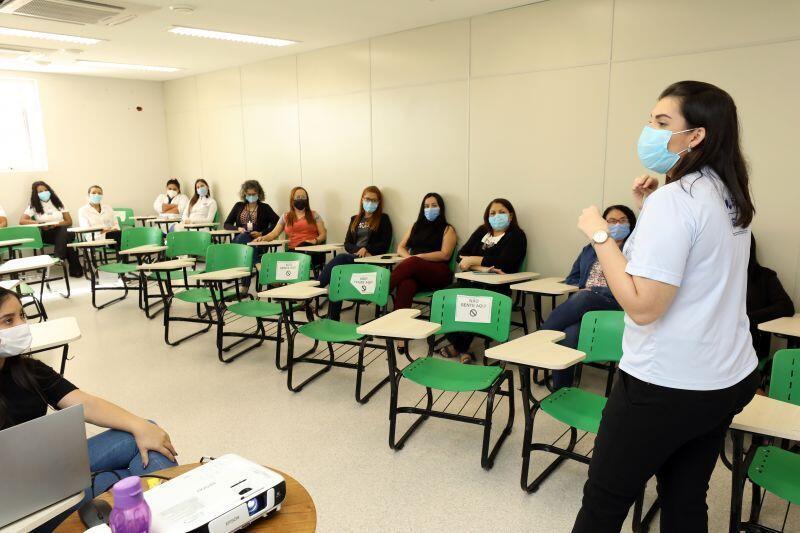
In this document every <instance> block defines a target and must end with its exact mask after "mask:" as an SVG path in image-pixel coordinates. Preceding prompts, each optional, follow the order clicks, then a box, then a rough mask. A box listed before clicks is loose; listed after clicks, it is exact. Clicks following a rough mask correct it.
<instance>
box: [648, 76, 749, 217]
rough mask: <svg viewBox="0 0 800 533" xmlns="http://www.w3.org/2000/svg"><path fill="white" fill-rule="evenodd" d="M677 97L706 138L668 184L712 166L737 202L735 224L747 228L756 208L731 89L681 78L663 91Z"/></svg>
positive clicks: (678, 165)
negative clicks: (740, 140)
mask: <svg viewBox="0 0 800 533" xmlns="http://www.w3.org/2000/svg"><path fill="white" fill-rule="evenodd" d="M668 96H671V97H673V98H677V99H678V101H679V105H680V108H681V113H682V114H683V116H684V118H685V119H686V122H687V125H688V127H689V128H705V130H706V135H705V138H704V139H703V141H702V142H701V143H700V144H698V145H697V146H695V147H694V148H692V151H691V152H688V153H686V154H685V155H684V156H683V157H681V159H680V160H679V161H678V162H677V163H676V164H675V167H674V168H673V169H672V171H671V172H670V173H669V175H668V177H667V183H670V182H672V181H676V180H679V179H680V178H681V177H683V176H686V175H687V174H691V173H693V172H699V171H701V170H702V169H703V167H705V166H709V167H711V168H712V169H713V170H714V172H716V173H717V175H719V177H720V179H721V180H722V182H723V183H724V184H725V185H726V186H727V188H728V191H729V192H730V194H731V196H732V197H733V201H734V203H735V204H736V208H737V214H736V220H735V221H734V224H735V225H736V226H739V227H743V228H746V227H747V226H749V225H750V223H751V222H752V221H753V215H755V212H756V208H755V205H753V200H752V198H751V196H750V178H749V176H748V172H747V163H746V162H745V159H744V156H743V155H742V148H741V146H740V143H739V118H738V115H737V112H736V104H735V103H734V101H733V98H731V95H729V94H728V93H727V92H725V91H723V90H722V89H720V88H719V87H717V86H715V85H711V84H710V83H705V82H701V81H679V82H677V83H673V84H672V85H670V86H669V87H667V88H666V89H664V91H663V92H662V93H661V96H660V97H659V99H661V98H666V97H668Z"/></svg>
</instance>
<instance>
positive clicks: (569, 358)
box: [486, 330, 589, 492]
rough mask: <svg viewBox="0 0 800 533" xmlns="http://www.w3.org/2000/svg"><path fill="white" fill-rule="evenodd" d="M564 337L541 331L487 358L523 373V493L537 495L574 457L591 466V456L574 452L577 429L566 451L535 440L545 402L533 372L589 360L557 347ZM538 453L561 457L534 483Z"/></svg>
mask: <svg viewBox="0 0 800 533" xmlns="http://www.w3.org/2000/svg"><path fill="white" fill-rule="evenodd" d="M563 338H564V334H563V333H562V332H560V331H550V330H539V331H536V332H534V333H530V334H528V335H525V336H524V337H520V338H518V339H514V340H513V341H510V342H507V343H504V344H501V345H499V346H493V347H492V348H489V349H488V350H486V357H491V358H492V359H496V360H498V361H504V362H507V363H513V364H515V365H517V368H518V370H519V377H520V383H521V386H520V394H521V395H522V405H523V409H522V412H523V416H524V417H525V433H524V435H523V441H522V475H521V476H520V486H521V487H522V490H524V491H526V492H536V491H537V490H538V489H539V485H541V483H542V482H543V481H544V480H545V479H546V478H547V477H548V476H549V475H550V474H552V473H553V471H555V469H556V468H558V466H559V465H560V464H561V462H562V461H563V460H564V459H565V458H566V457H570V458H572V459H575V460H577V461H580V462H582V463H586V464H588V463H589V459H588V458H587V457H584V456H582V455H578V454H576V453H574V452H573V448H574V446H575V440H576V434H577V431H576V430H575V429H574V428H573V429H572V431H571V434H570V443H569V445H568V447H567V448H566V449H562V448H558V447H556V446H554V445H552V444H545V443H540V442H534V441H533V426H534V421H535V418H536V413H537V412H538V411H539V408H540V407H541V402H540V400H537V399H536V397H534V395H533V384H532V380H531V371H532V370H534V369H545V370H562V369H565V368H569V367H570V366H572V365H574V364H577V363H579V362H581V361H582V360H583V359H584V358H585V354H584V353H583V352H579V351H578V350H573V349H571V348H567V347H565V346H561V345H558V344H554V343H555V342H558V341H560V340H562V339H563ZM536 450H542V451H548V452H551V453H556V454H558V457H556V459H555V460H553V462H552V463H551V464H550V465H548V466H547V467H546V468H545V469H544V470H543V471H542V473H541V474H539V476H538V477H537V478H536V479H534V480H533V482H531V483H528V476H529V466H530V459H531V452H533V451H536Z"/></svg>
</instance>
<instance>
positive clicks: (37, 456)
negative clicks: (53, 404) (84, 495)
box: [0, 405, 91, 527]
mask: <svg viewBox="0 0 800 533" xmlns="http://www.w3.org/2000/svg"><path fill="white" fill-rule="evenodd" d="M0 457H1V458H2V465H3V466H2V468H0V527H3V526H5V525H7V524H10V523H12V522H16V521H17V520H19V519H20V518H24V517H26V516H28V515H30V514H33V513H35V512H37V511H40V510H42V509H44V508H46V507H49V506H51V505H53V504H55V503H58V502H60V501H61V500H64V499H66V498H69V497H70V496H72V495H74V494H76V493H78V492H81V491H83V490H84V489H86V488H87V487H88V486H89V485H90V484H91V478H90V472H89V452H88V447H87V445H86V426H85V424H84V418H83V406H82V405H76V406H73V407H69V408H67V409H63V410H61V411H56V412H54V413H52V414H49V415H47V416H42V417H39V418H36V419H34V420H31V421H29V422H25V423H24V424H19V425H17V426H14V427H10V428H8V429H4V430H3V431H0Z"/></svg>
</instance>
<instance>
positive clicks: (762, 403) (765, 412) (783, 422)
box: [731, 395, 800, 440]
mask: <svg viewBox="0 0 800 533" xmlns="http://www.w3.org/2000/svg"><path fill="white" fill-rule="evenodd" d="M731 428H732V429H740V430H742V431H748V432H750V433H757V434H759V435H766V436H768V437H779V438H783V439H789V440H800V405H794V404H791V403H789V402H782V401H780V400H773V399H772V398H768V397H766V396H760V395H756V396H754V397H753V399H752V401H751V402H750V403H749V404H747V406H746V407H745V408H744V410H743V411H742V412H741V413H739V414H738V415H736V416H735V417H734V418H733V422H731Z"/></svg>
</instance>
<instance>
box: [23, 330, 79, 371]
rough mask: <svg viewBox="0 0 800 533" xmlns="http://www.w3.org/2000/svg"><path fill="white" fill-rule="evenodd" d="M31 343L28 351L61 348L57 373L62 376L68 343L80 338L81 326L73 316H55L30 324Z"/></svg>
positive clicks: (67, 354) (65, 365) (32, 352)
mask: <svg viewBox="0 0 800 533" xmlns="http://www.w3.org/2000/svg"><path fill="white" fill-rule="evenodd" d="M30 328H31V336H32V337H33V342H32V343H31V348H30V353H31V355H32V354H36V353H40V352H45V351H47V350H53V349H55V348H61V349H62V351H61V367H60V370H59V373H60V374H61V375H62V376H63V375H64V371H65V370H66V367H67V360H68V356H69V343H71V342H74V341H76V340H78V339H80V338H81V328H80V327H78V321H77V320H76V319H75V317H71V316H70V317H64V318H56V319H55V320H48V321H46V322H39V323H38V324H31V325H30Z"/></svg>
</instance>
